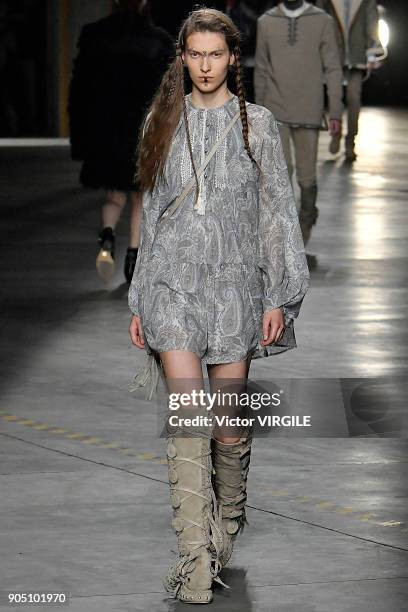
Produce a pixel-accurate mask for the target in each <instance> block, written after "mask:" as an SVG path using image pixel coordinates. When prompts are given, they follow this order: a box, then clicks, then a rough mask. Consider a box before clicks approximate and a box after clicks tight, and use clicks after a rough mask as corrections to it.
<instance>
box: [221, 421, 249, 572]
mask: <svg viewBox="0 0 408 612" xmlns="http://www.w3.org/2000/svg"><path fill="white" fill-rule="evenodd" d="M252 438H253V435H252V430H251V428H247V429H246V431H245V432H244V433H243V434H242V436H241V438H240V440H239V441H238V442H235V443H234V444H224V443H222V442H219V441H218V440H216V439H213V440H212V449H213V450H212V461H213V467H214V470H215V474H214V476H213V482H214V490H215V494H216V497H217V502H218V506H219V514H220V516H221V517H222V531H223V547H222V553H221V555H220V561H221V564H222V565H223V566H224V565H226V563H228V561H229V559H230V557H231V555H232V551H233V547H234V542H235V540H236V538H237V536H238V534H239V533H240V532H241V531H242V530H243V528H244V525H245V523H248V521H247V519H246V514H245V503H246V500H247V492H246V482H247V477H248V470H249V463H250V457H251V445H252Z"/></svg>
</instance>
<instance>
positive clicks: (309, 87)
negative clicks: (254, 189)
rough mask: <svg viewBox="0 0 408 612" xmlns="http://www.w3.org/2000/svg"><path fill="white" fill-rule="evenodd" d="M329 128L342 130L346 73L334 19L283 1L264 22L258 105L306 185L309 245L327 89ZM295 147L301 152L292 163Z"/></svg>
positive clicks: (304, 218) (293, 0)
mask: <svg viewBox="0 0 408 612" xmlns="http://www.w3.org/2000/svg"><path fill="white" fill-rule="evenodd" d="M324 79H326V83H327V92H328V98H329V130H330V133H331V134H332V135H334V134H338V133H340V131H341V114H342V109H343V106H342V70H341V64H340V58H339V52H338V48H337V43H336V38H335V31H334V21H333V19H332V18H331V17H329V15H327V14H326V13H325V12H324V11H321V10H320V9H317V8H315V7H314V6H312V5H311V4H310V3H308V2H304V0H283V2H281V3H280V4H279V5H278V6H277V7H276V8H274V9H270V10H269V11H266V13H265V14H264V15H262V16H261V17H260V18H259V19H258V29H257V46H256V54H255V73H254V84H255V101H256V103H257V104H262V106H265V107H266V108H268V109H269V110H270V111H271V112H272V113H273V114H274V116H275V118H276V120H277V121H278V123H279V130H280V134H281V138H282V144H283V149H284V152H285V157H286V163H287V165H288V170H289V174H290V176H292V173H293V169H294V166H295V167H296V175H297V181H298V183H299V187H300V214H299V220H300V227H301V229H302V235H303V240H304V243H305V245H306V244H307V242H308V240H309V238H310V234H311V231H312V228H313V225H315V224H316V222H317V217H318V214H319V209H318V208H317V206H316V201H317V191H318V187H317V173H316V167H317V151H318V142H319V134H320V130H321V129H327V128H326V127H325V125H324V88H323V83H324ZM291 143H293V146H294V150H295V164H294V163H293V161H292V152H291Z"/></svg>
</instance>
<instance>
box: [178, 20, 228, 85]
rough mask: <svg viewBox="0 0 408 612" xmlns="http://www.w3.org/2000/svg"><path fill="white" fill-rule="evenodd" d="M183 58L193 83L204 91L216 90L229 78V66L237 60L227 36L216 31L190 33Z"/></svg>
mask: <svg viewBox="0 0 408 612" xmlns="http://www.w3.org/2000/svg"><path fill="white" fill-rule="evenodd" d="M182 59H183V61H184V63H185V64H186V66H187V69H188V72H189V74H190V78H191V80H192V82H193V85H195V87H197V89H199V90H200V91H201V92H203V93H211V92H213V91H216V90H217V89H218V87H219V86H220V85H221V84H222V83H223V82H224V81H225V79H226V78H227V74H228V66H229V65H232V64H233V63H234V61H235V57H234V54H233V53H230V52H229V49H228V46H227V43H226V41H225V37H224V36H223V35H222V34H217V33H215V32H194V34H190V36H188V38H187V40H186V49H185V51H184V53H182Z"/></svg>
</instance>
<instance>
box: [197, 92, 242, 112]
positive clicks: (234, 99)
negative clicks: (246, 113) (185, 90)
mask: <svg viewBox="0 0 408 612" xmlns="http://www.w3.org/2000/svg"><path fill="white" fill-rule="evenodd" d="M185 98H186V103H187V107H188V108H190V109H192V110H195V111H197V112H200V113H203V112H204V111H207V112H208V113H217V112H221V111H222V110H227V109H228V108H230V107H233V105H234V104H238V96H237V95H235V94H232V98H230V99H229V100H227V101H226V102H224V104H222V105H221V106H216V107H215V108H199V107H197V106H194V104H193V103H192V100H191V93H189V94H187V95H186V96H185Z"/></svg>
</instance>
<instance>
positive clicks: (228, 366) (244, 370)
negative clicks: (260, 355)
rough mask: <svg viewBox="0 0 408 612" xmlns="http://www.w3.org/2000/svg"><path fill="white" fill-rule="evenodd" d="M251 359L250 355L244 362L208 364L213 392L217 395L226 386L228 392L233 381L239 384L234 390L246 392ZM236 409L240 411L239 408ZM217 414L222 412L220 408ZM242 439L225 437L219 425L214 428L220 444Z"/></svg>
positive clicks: (215, 436)
mask: <svg viewBox="0 0 408 612" xmlns="http://www.w3.org/2000/svg"><path fill="white" fill-rule="evenodd" d="M251 358H252V357H251V355H250V356H249V357H247V359H244V360H243V361H237V362H231V363H216V364H208V365H207V371H208V377H209V379H210V387H211V392H212V393H216V392H217V391H218V390H219V391H222V387H223V386H226V389H225V390H226V391H227V390H228V388H229V387H230V386H231V383H232V381H233V380H235V379H236V383H237V384H236V385H233V386H234V390H235V391H236V392H237V393H238V392H239V390H240V389H241V391H245V388H246V382H247V378H248V373H249V368H250V366H251ZM236 408H237V409H238V407H236ZM217 412H218V413H219V412H220V407H219V408H218V410H217ZM229 414H230V413H229ZM240 437H241V436H240V435H238V436H235V437H231V436H229V435H224V434H223V430H222V428H221V427H218V426H217V425H215V427H214V438H216V439H217V440H219V441H220V442H224V443H226V444H228V443H229V444H231V443H233V442H238V440H239V439H240Z"/></svg>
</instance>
